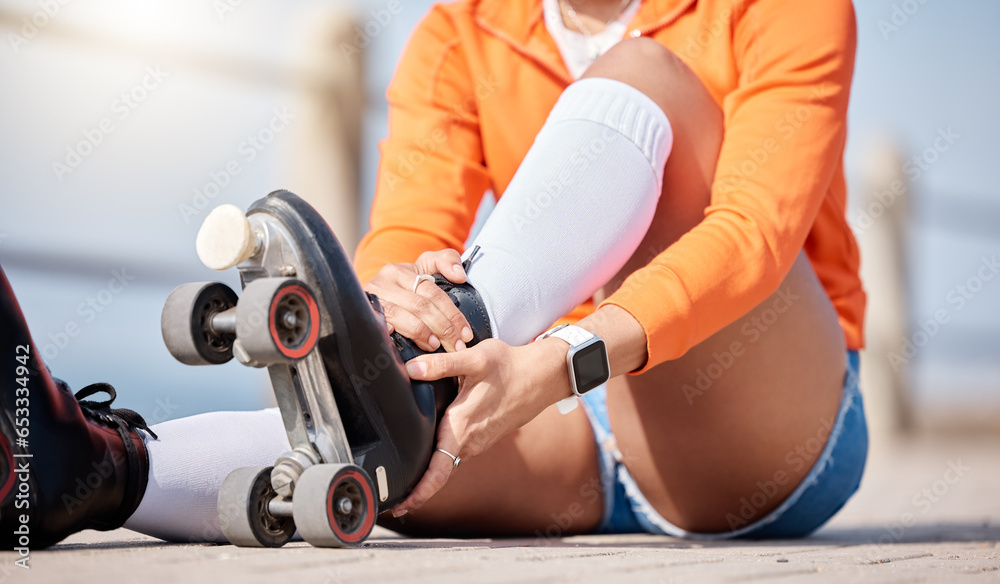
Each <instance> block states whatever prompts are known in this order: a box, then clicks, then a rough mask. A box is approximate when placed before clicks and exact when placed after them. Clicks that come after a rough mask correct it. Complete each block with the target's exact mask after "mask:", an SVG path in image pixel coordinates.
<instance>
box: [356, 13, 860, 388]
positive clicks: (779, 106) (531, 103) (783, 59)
mask: <svg viewBox="0 0 1000 584" xmlns="http://www.w3.org/2000/svg"><path fill="white" fill-rule="evenodd" d="M628 31H629V32H628V33H626V34H627V36H633V37H634V36H639V35H642V36H648V37H651V38H653V39H655V40H656V41H658V42H660V43H661V44H663V45H664V46H666V47H667V48H669V49H671V50H672V51H674V52H675V53H676V54H677V55H678V56H680V58H681V59H683V60H684V61H685V62H686V63H687V64H688V65H689V66H690V67H691V68H692V69H693V70H694V72H695V73H696V74H697V75H698V77H699V78H700V79H701V80H702V82H703V83H704V84H705V86H706V87H707V88H708V91H709V92H710V93H711V95H712V97H713V98H714V99H715V100H716V102H717V103H718V104H719V106H720V107H721V109H722V111H723V113H724V121H725V138H724V142H723V145H722V150H721V152H720V155H719V162H718V166H717V169H716V174H715V181H714V183H713V185H712V199H711V205H710V206H709V207H707V208H706V209H705V217H704V219H703V220H702V221H701V223H699V224H698V225H697V226H696V227H694V228H693V229H692V230H691V231H689V232H688V233H687V234H685V235H684V236H683V237H681V239H679V240H678V241H677V242H676V243H674V244H673V245H671V246H670V247H668V248H667V249H666V250H664V251H663V252H662V253H660V254H659V255H657V256H656V257H655V258H654V259H653V260H652V261H651V262H650V263H649V264H648V265H647V266H646V267H644V268H642V269H640V270H638V271H636V272H635V273H633V274H632V276H630V277H629V278H627V279H626V280H625V282H624V284H623V285H622V286H621V288H620V289H619V290H618V291H617V292H616V293H615V294H613V295H612V296H610V297H609V298H608V299H607V300H606V301H605V303H608V304H615V305H617V306H620V307H621V308H623V309H625V310H626V311H628V312H629V313H630V314H632V315H633V316H634V317H635V318H636V320H638V322H639V323H640V324H641V325H642V327H643V329H644V330H645V332H646V339H647V348H648V355H649V358H648V361H647V363H646V366H645V367H644V368H643V369H642V371H645V370H647V369H649V368H651V367H654V366H655V365H657V364H659V363H662V362H664V361H667V360H670V359H676V358H677V357H680V356H681V355H683V354H684V353H685V352H686V351H687V350H688V349H689V348H691V347H692V346H694V345H695V344H697V343H698V342H700V341H702V340H704V339H705V338H707V337H709V336H711V335H712V334H713V333H715V332H717V331H719V330H720V329H722V328H723V327H724V326H726V325H727V324H729V323H731V322H733V321H734V320H736V319H737V318H739V317H740V316H742V315H743V314H745V313H746V312H747V311H749V310H750V309H751V308H753V307H754V306H756V305H757V304H759V303H760V302H761V301H763V300H764V299H765V298H767V297H768V296H769V295H770V294H771V293H773V292H774V291H775V290H776V289H777V287H778V285H779V284H780V283H781V281H782V279H783V278H784V277H785V275H786V273H787V272H788V270H789V269H790V267H791V265H792V263H793V262H794V261H795V258H796V256H797V255H798V253H799V250H801V249H805V251H806V254H807V255H808V257H809V260H810V261H811V263H812V266H813V268H814V270H815V271H816V274H817V276H818V277H819V280H820V282H821V283H822V284H823V286H824V288H825V289H826V292H827V294H828V295H829V297H830V300H831V301H832V302H833V305H834V307H835V308H836V310H837V313H838V315H839V319H840V324H841V326H842V328H843V330H844V334H845V336H846V340H847V346H848V347H849V348H853V349H858V348H861V347H862V344H863V340H862V322H863V317H864V308H865V294H864V291H863V290H862V287H861V281H860V279H859V277H858V262H859V259H858V249H857V245H856V243H855V240H854V237H853V235H852V233H851V230H850V228H849V227H848V225H847V222H846V220H845V216H844V214H845V205H846V198H847V189H846V186H845V181H844V171H843V160H842V158H843V150H844V141H845V135H846V119H845V118H846V111H847V103H848V96H849V93H850V84H851V77H852V74H853V68H854V51H855V42H856V30H855V21H854V10H853V7H852V5H851V2H850V0H697V1H696V0H642V5H641V7H640V9H639V11H638V13H637V14H636V16H635V18H634V20H633V21H632V23H631V24H630V26H629V28H628ZM650 73H651V74H655V72H650ZM571 82H572V78H571V77H570V76H569V73H568V72H567V70H566V67H565V65H564V64H563V61H562V58H561V57H560V55H559V51H558V49H557V48H556V45H555V43H554V41H553V40H552V37H551V36H550V35H549V33H548V31H547V30H546V28H545V24H544V22H543V19H542V3H541V1H540V0H459V1H457V2H452V3H448V4H438V5H435V6H434V7H433V8H432V9H431V11H430V13H429V14H428V15H427V16H426V17H425V18H424V20H423V21H422V22H421V23H420V25H419V26H418V27H417V29H416V31H415V32H414V33H413V35H412V38H411V39H410V41H409V45H408V47H407V49H406V50H405V52H404V54H403V56H402V58H401V60H400V63H399V65H398V68H397V70H396V74H395V77H394V78H393V81H392V83H391V85H390V87H389V90H388V95H387V97H388V101H389V135H388V137H387V138H386V139H385V140H384V141H383V142H382V143H381V145H380V149H381V155H382V156H381V162H380V165H379V177H378V186H377V190H376V195H375V202H374V205H373V208H372V212H371V230H370V231H369V232H368V233H367V234H366V235H365V237H364V238H363V239H362V241H361V243H360V245H359V247H358V250H357V254H356V258H355V264H356V268H357V271H358V274H359V277H360V278H361V280H362V281H363V282H367V281H369V280H371V278H373V277H374V276H375V274H376V273H377V272H378V270H379V269H380V268H381V267H382V266H384V265H385V264H387V263H391V262H412V261H414V260H415V259H416V258H417V256H419V255H420V254H421V253H422V252H424V251H428V250H439V249H444V248H454V249H457V250H459V251H461V250H462V249H463V246H464V243H465V241H466V239H467V237H468V235H469V230H470V229H471V227H472V225H473V222H474V219H475V215H476V210H477V209H478V207H479V203H480V201H481V199H482V196H483V194H484V192H485V191H487V190H488V189H492V190H493V192H494V193H495V194H496V195H497V196H498V197H500V196H503V192H504V190H505V189H506V188H507V185H508V183H509V182H510V179H511V177H512V176H513V175H514V172H515V170H517V167H518V165H519V164H520V163H521V160H522V159H523V158H524V155H525V153H527V151H528V148H529V147H530V146H531V144H532V141H533V140H534V137H535V134H537V133H538V131H539V129H540V128H541V127H542V124H543V123H544V122H545V118H546V116H547V115H548V113H549V110H550V109H551V108H552V106H553V105H554V104H555V102H556V100H557V99H558V97H559V94H560V93H561V92H562V91H563V89H564V88H565V87H566V86H567V85H568V84H570V83H571ZM675 147H678V146H677V145H675ZM593 310H594V307H593V303H592V302H587V303H585V304H583V305H581V306H580V307H578V308H577V309H575V310H574V311H573V312H572V313H571V314H569V315H567V319H568V320H576V319H579V318H582V317H583V316H585V315H586V314H588V313H590V312H592V311H593Z"/></svg>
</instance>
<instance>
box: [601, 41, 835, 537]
mask: <svg viewBox="0 0 1000 584" xmlns="http://www.w3.org/2000/svg"><path fill="white" fill-rule="evenodd" d="M639 51H640V52H641V51H650V52H651V53H654V55H656V56H653V57H651V58H653V59H666V60H667V61H668V62H669V63H672V65H665V66H663V67H661V68H662V69H665V70H670V71H672V74H671V75H670V76H658V77H657V78H655V79H653V80H650V79H649V77H650V76H646V75H641V73H640V72H635V71H629V70H628V68H627V65H628V62H629V61H632V62H634V61H635V59H634V55H627V56H630V57H633V58H632V59H622V62H621V63H615V62H612V61H611V60H608V61H606V62H605V63H603V64H604V65H605V66H606V67H602V68H596V69H597V70H596V71H595V68H592V69H591V71H589V72H588V73H594V74H604V73H605V71H604V69H605V68H606V69H607V75H609V76H610V75H622V76H624V77H623V80H624V81H626V82H629V83H632V84H633V85H636V86H637V87H638V88H639V89H642V90H643V91H645V92H647V94H648V95H650V96H651V97H653V98H654V99H655V100H657V101H658V103H659V104H660V106H661V107H662V108H663V109H664V111H666V112H667V117H668V118H669V119H670V121H671V125H672V126H673V129H674V134H675V141H674V150H673V152H672V153H671V155H670V159H669V160H668V162H667V167H666V170H665V172H664V184H663V193H662V195H661V197H660V204H659V206H658V207H657V211H656V215H655V216H654V219H653V224H652V226H651V227H650V229H649V231H648V233H647V235H646V237H645V239H644V241H643V242H642V244H641V245H640V247H639V250H638V251H637V252H636V254H635V256H634V257H633V258H632V259H631V260H630V261H629V262H628V263H627V264H626V266H625V267H624V268H623V269H622V271H621V273H620V274H619V275H618V277H616V278H615V279H613V280H612V282H611V283H609V285H608V286H607V287H606V288H605V289H603V290H602V291H601V292H599V293H598V295H597V298H598V299H601V298H603V297H605V296H606V295H608V294H610V293H611V292H613V291H614V290H615V289H616V287H617V285H619V284H620V283H621V282H622V281H623V280H624V278H625V277H627V276H628V275H629V274H631V273H632V272H634V271H635V270H637V269H639V268H641V267H642V266H644V265H646V264H647V263H648V262H649V261H650V260H651V259H652V258H653V257H654V256H655V255H656V254H658V253H659V252H661V251H663V250H665V249H666V248H667V247H668V246H670V244H672V243H673V242H674V241H676V240H677V239H678V238H679V237H680V236H681V235H683V234H684V233H686V232H688V231H689V230H691V229H692V228H693V227H694V226H695V225H697V224H698V222H700V221H701V219H702V218H703V216H704V210H705V208H706V207H707V206H708V205H709V202H710V193H711V184H712V179H713V176H714V172H715V166H716V163H717V160H718V152H719V148H720V146H721V143H722V139H723V132H724V129H723V123H722V114H721V111H720V110H719V108H718V106H717V105H716V104H715V103H714V101H712V100H711V98H710V97H709V95H708V93H707V91H706V90H705V89H704V88H703V87H701V83H700V81H698V80H697V78H696V77H695V76H694V74H693V73H692V72H691V71H690V70H689V69H687V67H686V66H684V65H683V64H682V63H681V62H680V60H679V59H677V58H676V57H674V56H672V55H670V54H661V53H666V51H660V49H659V47H658V46H655V45H651V44H648V43H647V44H646V45H645V46H643V47H641V48H640V49H639ZM633 52H636V51H635V50H633ZM609 54H610V53H609ZM845 360H846V349H845V344H844V336H843V332H842V330H841V328H840V326H839V323H838V320H837V315H836V312H835V311H834V309H833V305H832V303H831V302H830V300H829V298H828V297H827V295H826V292H825V290H824V289H823V287H822V285H821V284H820V282H819V280H818V279H817V277H816V275H815V273H814V272H813V269H812V266H811V265H810V263H809V261H808V259H807V258H806V256H805V254H804V253H802V252H800V253H799V256H798V259H797V260H796V261H795V263H794V265H793V266H792V268H791V270H790V271H789V273H788V275H787V276H786V277H785V279H784V281H783V282H782V283H781V285H780V286H779V288H778V290H777V291H776V292H775V293H774V294H772V295H771V296H770V297H769V298H767V299H766V300H764V301H763V302H762V303H760V305H758V306H757V307H755V308H754V309H753V310H751V311H750V312H749V313H748V314H747V315H746V316H744V317H742V318H740V319H738V320H737V321H736V322H733V323H732V324H730V325H729V326H727V327H725V328H724V329H722V330H721V331H719V332H717V333H715V334H714V335H712V336H711V337H710V338H708V339H706V340H705V341H703V342H702V343H700V344H699V345H697V346H695V347H694V348H692V349H691V350H689V351H688V352H687V353H686V354H685V355H684V356H683V357H681V358H679V359H677V360H674V361H670V362H667V363H663V364H662V365H659V366H658V367H655V368H654V369H652V370H650V371H648V372H647V373H645V374H643V375H640V376H622V377H619V378H616V379H613V380H611V381H610V382H609V384H608V409H609V416H610V419H611V427H612V430H613V431H614V432H615V434H616V436H617V439H618V445H619V448H620V450H621V451H622V453H623V455H624V458H625V465H626V467H627V468H628V469H629V471H630V472H631V473H632V475H633V476H634V478H635V479H636V481H637V483H638V485H639V487H640V489H641V490H642V492H643V494H644V495H645V496H646V498H647V499H648V500H649V501H650V503H651V504H652V505H653V507H654V508H655V509H656V510H657V511H658V512H659V513H660V514H661V515H662V516H663V517H664V518H666V519H667V520H668V521H670V522H672V523H674V524H675V525H678V526H680V527H682V528H684V529H687V530H689V531H700V532H716V531H725V530H727V529H731V528H732V527H735V526H736V525H733V523H731V520H732V519H733V518H734V517H736V518H739V520H740V521H742V520H743V518H745V517H746V516H747V513H744V514H743V515H741V514H740V512H741V508H742V507H743V505H744V501H749V500H751V499H752V500H753V501H754V504H755V505H754V517H755V518H756V517H762V516H763V515H765V514H766V513H767V512H769V511H771V510H772V509H774V508H775V507H777V506H778V505H779V504H780V503H781V502H782V501H783V500H784V499H785V498H786V497H787V495H788V494H790V493H791V492H792V491H793V490H794V489H795V487H796V486H797V485H798V483H800V482H801V480H802V479H803V478H804V477H805V475H806V474H807V473H808V472H809V470H810V464H809V463H810V462H811V460H808V459H807V458H808V457H803V456H801V455H800V454H799V453H800V452H801V450H802V449H803V448H804V446H805V445H806V444H809V445H812V444H815V442H816V441H817V440H818V441H820V442H822V443H825V441H826V437H827V436H828V434H829V431H830V427H831V425H832V421H833V419H834V418H835V417H836V413H837V410H838V408H839V404H840V397H841V392H842V387H843V378H844V372H845V365H846V364H845ZM776 477H777V480H776ZM772 483H773V484H774V485H775V486H776V487H777V488H776V489H775V488H772V486H771V485H772ZM762 485H763V487H762ZM760 491H763V492H764V497H765V499H766V501H765V502H764V503H763V504H761V505H756V503H760V501H761V498H760V496H759V495H758V496H757V497H754V495H755V494H756V493H758V492H760Z"/></svg>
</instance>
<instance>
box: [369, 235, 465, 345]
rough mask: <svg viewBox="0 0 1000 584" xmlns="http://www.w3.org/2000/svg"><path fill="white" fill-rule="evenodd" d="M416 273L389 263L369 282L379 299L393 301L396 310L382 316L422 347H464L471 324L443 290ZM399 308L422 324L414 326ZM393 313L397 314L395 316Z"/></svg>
mask: <svg viewBox="0 0 1000 584" xmlns="http://www.w3.org/2000/svg"><path fill="white" fill-rule="evenodd" d="M455 257H457V252H455ZM419 275H420V274H419V273H418V272H417V268H416V266H411V265H408V264H390V265H388V266H386V267H385V268H383V270H382V271H381V272H380V273H379V275H378V277H376V279H375V280H373V281H372V282H371V283H370V284H369V291H370V292H372V293H374V294H375V295H377V296H378V297H379V299H380V300H382V301H383V303H387V304H393V305H395V306H396V307H397V308H398V309H399V310H397V311H396V312H393V311H389V310H387V311H385V315H386V320H387V321H389V323H390V324H391V325H392V326H393V327H395V329H396V330H397V331H398V332H399V333H400V334H401V335H403V336H405V337H408V338H410V339H413V341H415V342H416V343H417V344H418V345H420V346H421V348H423V349H424V350H427V347H428V346H434V345H436V346H435V349H436V348H437V346H440V345H444V348H445V350H447V351H456V350H460V349H464V348H465V343H466V342H467V341H470V340H472V328H471V327H470V326H469V323H468V321H467V320H466V319H465V316H464V315H463V314H462V312H461V311H460V310H459V309H458V307H456V306H455V304H454V303H453V302H452V301H451V298H449V297H448V294H447V293H445V292H444V291H443V290H441V289H440V288H438V286H437V285H435V284H434V282H433V281H425V280H423V279H418V276H419ZM428 275H429V274H428ZM403 312H405V313H406V314H409V315H412V316H414V317H416V318H417V319H419V320H420V321H421V322H422V323H423V325H426V326H417V325H416V323H414V322H413V320H412V319H410V318H407V317H406V315H405V314H403ZM396 314H400V315H401V316H400V317H399V319H398V320H397V318H396ZM431 336H433V337H434V339H432V338H431ZM435 339H436V340H435ZM432 350H434V349H432Z"/></svg>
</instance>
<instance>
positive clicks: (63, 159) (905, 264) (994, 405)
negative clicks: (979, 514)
mask: <svg viewBox="0 0 1000 584" xmlns="http://www.w3.org/2000/svg"><path fill="white" fill-rule="evenodd" d="M430 5H431V2H430V1H428V0H405V1H402V0H392V1H389V2H386V1H382V0H371V1H362V0H339V1H334V0H326V1H320V0H286V1H284V2H281V3H278V2H261V1H259V0H213V1H208V0H198V1H194V0H173V1H170V2H167V1H166V0H155V1H150V0H129V1H125V0H79V1H74V0H0V32H2V33H3V37H2V39H0V44H2V46H0V264H2V265H3V267H4V270H5V271H6V273H7V275H8V278H9V279H10V281H11V284H12V286H13V288H14V290H15V292H16V294H17V295H18V298H19V299H20V301H21V304H22V307H23V309H24V312H25V313H26V316H27V319H28V322H29V323H30V325H31V328H32V332H33V335H34V338H35V342H36V344H37V345H38V347H37V350H38V352H39V353H40V354H41V355H42V357H43V358H44V359H45V360H46V361H47V362H48V363H49V365H50V366H51V368H52V370H53V371H54V372H55V374H56V375H57V376H59V377H62V378H64V379H66V380H67V381H68V382H69V383H70V384H71V385H72V386H73V387H75V388H79V387H81V386H83V385H85V384H88V383H90V382H93V381H108V382H111V383H112V384H114V385H115V386H117V387H119V388H120V390H121V395H120V398H119V403H117V404H116V405H120V406H124V407H130V408H133V409H136V410H138V411H139V412H141V413H143V414H144V415H145V416H146V418H147V420H149V421H150V422H151V423H156V422H161V421H164V420H167V419H171V418H176V417H180V416H186V415H190V414H194V413H198V412H204V411H209V410H219V409H237V410H242V409H256V408H260V407H262V406H265V405H268V404H269V403H270V400H271V398H270V396H269V392H268V385H267V379H266V375H265V373H264V372H263V371H260V370H253V369H248V368H245V367H243V366H241V365H239V364H238V363H236V362H235V361H234V362H230V363H229V364H227V365H224V366H221V367H199V368H196V367H188V366H184V365H181V364H180V363H178V362H176V361H175V360H174V359H173V358H172V357H171V356H170V355H169V353H168V352H167V350H166V349H165V348H164V346H163V342H162V340H161V337H160V326H159V317H160V310H161V308H162V305H163V301H164V299H165V298H166V296H167V295H168V294H169V292H170V290H171V289H173V287H174V286H176V285H177V284H180V283H182V282H188V281H198V280H214V279H219V274H216V273H214V272H212V271H210V270H208V269H207V268H205V267H203V266H202V265H201V264H200V262H199V261H198V259H197V257H196V255H195V250H194V240H195V234H196V232H197V230H198V227H199V225H200V223H201V220H202V219H203V218H204V216H205V215H206V214H207V212H208V211H209V210H211V209H212V208H213V207H215V206H216V205H219V204H222V203H233V204H236V205H238V206H240V207H244V208H245V207H246V206H247V205H249V204H250V203H251V202H252V201H254V200H255V199H257V198H259V197H261V196H263V195H265V194H266V193H268V192H270V191H271V190H274V189H276V188H288V189H290V190H292V191H294V192H297V193H299V194H301V195H303V196H305V197H306V198H307V199H308V200H310V201H311V202H313V203H314V204H315V205H316V206H318V207H319V208H320V209H321V211H322V212H323V213H324V215H325V216H326V217H327V219H328V221H330V223H331V225H332V226H333V228H334V230H335V232H336V233H337V234H338V237H339V238H340V239H341V242H342V243H343V244H344V246H345V247H347V248H348V249H349V250H353V248H354V245H355V244H356V242H357V240H358V238H359V237H360V235H361V234H362V233H363V231H364V229H365V228H366V226H367V209H368V207H369V205H370V203H371V197H372V193H373V190H374V183H375V175H376V170H377V162H378V160H377V157H378V153H377V148H376V146H377V142H378V141H379V140H380V139H381V137H382V136H383V135H384V134H385V131H386V103H385V98H384V95H385V89H386V86H387V84H388V81H389V79H390V77H391V75H392V72H393V70H394V68H395V64H396V62H397V59H398V57H399V54H400V52H401V50H402V49H403V47H404V45H405V42H406V39H407V38H408V36H409V33H410V31H411V29H412V28H413V27H414V26H415V24H416V23H417V22H418V21H419V19H420V18H421V17H422V15H423V14H424V13H425V12H426V11H427V9H428V7H429V6H430ZM855 8H856V11H857V18H858V31H859V47H858V60H857V70H856V74H855V84H854V92H853V97H852V102H851V109H850V115H849V123H850V130H849V141H848V146H847V153H846V156H847V169H848V179H849V184H850V185H851V201H850V208H849V211H848V220H849V223H850V224H851V226H852V227H853V228H854V230H855V233H856V235H857V236H858V239H859V241H860V242H861V245H862V250H863V256H862V261H863V264H864V276H865V278H866V288H867V289H868V291H869V293H870V296H871V303H870V310H869V320H868V336H869V348H868V350H867V351H866V353H865V355H864V357H863V370H864V378H865V379H864V391H865V392H866V394H867V399H868V401H869V411H870V412H871V415H872V418H873V420H872V423H873V431H874V435H875V441H876V444H877V443H879V441H883V440H888V439H891V438H892V437H894V436H898V435H900V434H901V433H908V432H909V433H913V432H956V431H963V432H967V431H990V432H993V431H996V430H997V429H998V428H1000V422H998V421H1000V416H998V414H1000V277H996V274H995V272H994V271H991V269H990V266H991V265H993V264H992V262H995V261H996V258H997V256H998V255H1000V192H998V191H1000V188H998V186H997V180H996V174H995V172H996V169H997V158H996V157H997V156H998V155H1000V147H998V146H997V138H996V137H997V136H1000V114H998V113H997V109H996V108H997V104H998V103H1000V36H998V35H997V34H996V32H995V27H996V23H997V22H1000V4H998V3H996V2H993V1H991V0H967V1H965V2H961V3H954V2H953V3H948V2H943V1H938V2H925V1H923V0H921V1H920V2H917V1H916V0H909V1H908V2H903V1H890V0H865V1H864V2H858V3H856V7H855ZM904 8H905V10H904ZM897 181H898V182H897ZM487 204H488V203H487ZM486 211H488V208H487V209H486ZM983 266H986V267H985V268H984V267H983ZM993 270H995V268H993ZM221 279H222V280H223V281H225V282H227V283H229V284H230V285H232V286H234V288H238V280H237V277H236V273H235V272H234V271H229V272H227V273H224V274H222V278H221Z"/></svg>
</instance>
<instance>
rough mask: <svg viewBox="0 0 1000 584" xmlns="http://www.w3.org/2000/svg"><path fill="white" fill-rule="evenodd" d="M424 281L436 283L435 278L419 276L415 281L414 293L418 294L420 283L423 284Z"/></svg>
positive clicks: (424, 275)
mask: <svg viewBox="0 0 1000 584" xmlns="http://www.w3.org/2000/svg"><path fill="white" fill-rule="evenodd" d="M424 280H427V281H428V282H433V281H434V276H429V275H427V274H417V279H416V280H414V281H413V293H414V294H416V293H417V286H419V285H420V283H421V282H423V281H424Z"/></svg>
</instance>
